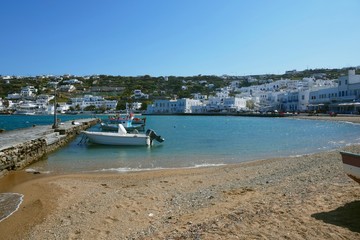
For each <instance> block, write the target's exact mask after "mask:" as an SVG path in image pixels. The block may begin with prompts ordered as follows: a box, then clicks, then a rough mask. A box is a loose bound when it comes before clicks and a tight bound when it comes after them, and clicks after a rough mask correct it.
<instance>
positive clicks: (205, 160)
mask: <svg viewBox="0 0 360 240" xmlns="http://www.w3.org/2000/svg"><path fill="white" fill-rule="evenodd" d="M88 117H93V116H85V115H82V116H81V115H76V116H63V115H61V116H59V118H61V120H62V121H67V120H73V119H76V118H88ZM97 117H100V118H103V119H106V117H107V116H101V115H100V116H99V115H98V116H97ZM146 118H147V122H146V128H152V129H154V130H155V131H156V132H157V133H158V134H159V135H161V136H162V137H164V138H165V142H163V143H161V144H159V143H157V142H155V145H154V146H152V147H123V146H120V147H119V146H116V147H114V146H101V145H95V144H90V143H87V144H79V142H80V140H81V138H82V135H79V136H78V137H77V138H76V139H75V140H74V141H73V142H71V143H70V144H69V145H67V146H65V147H63V148H61V149H60V150H58V151H56V152H54V153H52V154H50V155H49V156H47V157H46V158H44V159H43V160H41V161H39V162H37V163H35V164H33V165H31V166H29V168H32V169H35V170H37V171H49V172H60V173H69V172H89V171H90V172H91V171H119V172H122V171H130V170H144V169H154V168H179V167H196V166H204V165H217V164H228V163H238V162H244V161H249V160H255V159H265V158H270V157H282V156H295V155H301V154H308V153H314V152H320V151H327V150H331V149H336V148H339V147H342V146H345V145H349V144H358V143H360V125H358V124H351V123H343V122H330V121H315V120H296V119H289V118H257V117H235V116H234V117H232V116H146ZM52 120H53V117H52V116H0V128H4V129H11V126H12V127H13V128H19V127H21V126H32V124H39V125H40V124H52ZM8 126H10V127H8ZM93 130H96V131H98V130H99V126H95V127H93Z"/></svg>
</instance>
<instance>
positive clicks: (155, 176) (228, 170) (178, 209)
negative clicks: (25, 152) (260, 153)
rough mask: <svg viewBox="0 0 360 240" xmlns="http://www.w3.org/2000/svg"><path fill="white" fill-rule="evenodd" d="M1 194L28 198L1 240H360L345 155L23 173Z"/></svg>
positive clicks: (358, 196)
mask: <svg viewBox="0 0 360 240" xmlns="http://www.w3.org/2000/svg"><path fill="white" fill-rule="evenodd" d="M304 118H305V117H304ZM306 118H310V119H320V120H331V121H349V122H355V123H360V117H359V116H356V117H342V116H338V117H332V118H330V117H327V116H323V117H320V116H313V117H306ZM343 149H344V150H346V151H351V152H357V153H360V146H359V145H354V146H348V147H345V148H343ZM0 192H17V193H21V194H24V202H23V203H22V204H21V206H20V208H19V210H18V211H16V212H15V213H14V214H13V215H12V216H10V217H9V218H7V219H5V220H4V221H2V222H0V236H1V239H360V185H359V184H358V183H356V182H355V181H353V180H351V179H350V178H349V177H348V176H347V175H346V174H345V173H344V171H343V166H342V161H341V156H340V154H339V151H338V150H335V151H330V152H323V153H316V154H309V155H303V156H299V157H288V158H276V159H267V160H258V161H252V162H246V163H241V164H234V165H225V166H219V167H208V168H193V169H173V170H154V171H143V172H129V173H121V174H110V173H101V174H100V173H99V174H74V175H46V174H31V173H26V172H25V171H17V172H11V173H9V174H7V175H6V176H5V177H3V178H1V179H0Z"/></svg>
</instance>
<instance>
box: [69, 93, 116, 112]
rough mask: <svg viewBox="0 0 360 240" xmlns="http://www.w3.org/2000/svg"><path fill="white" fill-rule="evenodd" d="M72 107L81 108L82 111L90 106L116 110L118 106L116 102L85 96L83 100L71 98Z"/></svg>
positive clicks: (99, 97)
mask: <svg viewBox="0 0 360 240" xmlns="http://www.w3.org/2000/svg"><path fill="white" fill-rule="evenodd" d="M70 100H71V106H72V107H74V108H76V106H80V109H81V110H84V108H86V107H88V106H95V107H96V108H101V107H105V108H107V109H111V110H114V109H116V106H117V104H118V101H116V100H106V99H104V98H103V97H101V96H93V95H85V96H84V97H83V98H71V99H70Z"/></svg>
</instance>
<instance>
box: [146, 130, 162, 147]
mask: <svg viewBox="0 0 360 240" xmlns="http://www.w3.org/2000/svg"><path fill="white" fill-rule="evenodd" d="M146 136H149V137H150V143H151V144H152V141H153V140H154V139H155V140H156V141H158V142H163V141H165V139H164V138H162V137H161V136H160V135H157V134H156V132H155V131H154V130H152V129H148V130H147V131H146Z"/></svg>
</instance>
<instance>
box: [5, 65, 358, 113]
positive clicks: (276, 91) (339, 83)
mask: <svg viewBox="0 0 360 240" xmlns="http://www.w3.org/2000/svg"><path fill="white" fill-rule="evenodd" d="M356 71H360V70H359V67H357V68H344V69H340V70H338V69H336V70H316V71H296V70H292V71H287V72H286V73H285V74H283V75H257V76H242V77H237V76H227V75H224V76H201V75H199V76H193V77H174V76H167V77H156V78H155V77H150V76H148V75H146V76H138V77H118V76H106V75H93V76H85V77H79V76H72V75H64V76H37V77H16V76H0V80H1V81H2V84H1V88H0V94H1V95H0V96H2V97H1V99H0V111H1V113H2V114H27V115H33V114H54V109H55V106H56V111H57V112H58V113H79V112H92V113H106V112H109V113H113V112H120V111H122V110H125V109H126V108H127V107H129V108H131V109H132V110H133V111H135V112H141V113H146V114H207V113H266V112H279V113H280V112H291V113H298V112H307V113H314V112H316V113H319V112H322V113H347V114H359V111H360V75H359V74H357V73H356ZM55 96H56V98H55Z"/></svg>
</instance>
